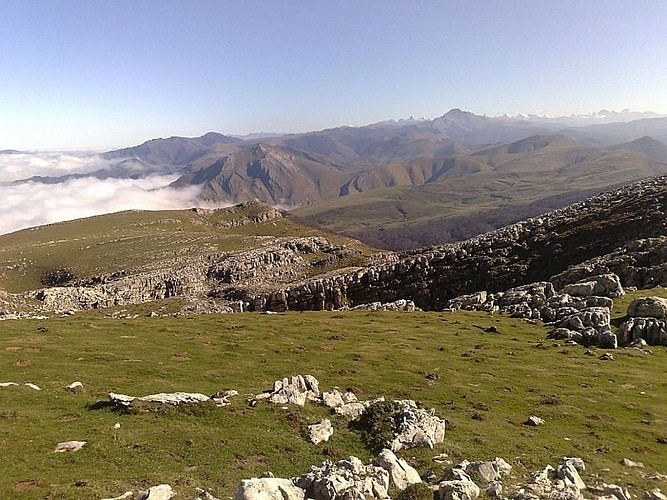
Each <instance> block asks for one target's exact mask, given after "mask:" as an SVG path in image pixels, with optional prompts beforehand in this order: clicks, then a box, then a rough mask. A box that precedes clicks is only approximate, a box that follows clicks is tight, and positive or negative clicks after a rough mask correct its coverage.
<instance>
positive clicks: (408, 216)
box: [293, 148, 667, 247]
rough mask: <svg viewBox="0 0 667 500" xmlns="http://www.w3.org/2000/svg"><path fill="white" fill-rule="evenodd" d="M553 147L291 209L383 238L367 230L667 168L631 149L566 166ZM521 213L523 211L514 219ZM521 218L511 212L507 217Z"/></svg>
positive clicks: (601, 186)
mask: <svg viewBox="0 0 667 500" xmlns="http://www.w3.org/2000/svg"><path fill="white" fill-rule="evenodd" d="M556 152H557V153H558V150H556ZM553 154H555V153H553ZM551 155H552V152H551V150H550V149H549V148H545V150H540V151H537V152H535V153H532V154H530V155H528V156H523V155H502V156H495V157H494V156H491V157H487V158H483V159H484V160H485V161H487V162H490V163H491V164H492V165H493V167H492V168H488V169H486V170H482V171H480V172H476V173H472V174H468V175H465V176H462V177H452V176H446V177H444V178H440V179H438V180H437V181H435V182H430V183H427V184H423V185H419V186H402V187H394V188H386V189H375V190H372V191H368V192H363V193H356V194H352V195H349V196H345V197H340V198H336V199H333V200H327V201H324V202H320V203H317V204H314V205H311V206H307V207H302V208H299V209H296V210H294V211H293V213H294V214H295V215H296V216H298V217H300V218H303V219H304V220H305V221H307V222H308V223H311V224H314V225H317V226H320V227H323V228H326V229H328V230H331V231H334V232H337V233H341V234H346V235H348V236H351V237H354V238H359V239H361V240H362V241H368V242H370V244H377V241H376V238H374V237H370V238H369V237H367V235H368V234H371V235H372V233H374V232H377V230H378V228H382V229H383V230H389V231H398V232H400V231H401V230H402V229H403V228H405V227H414V228H419V230H418V231H417V233H418V232H420V231H421V232H424V233H425V234H428V232H429V226H431V225H433V224H434V223H436V222H442V221H446V220H453V219H461V221H460V223H459V224H460V225H463V226H465V218H466V217H474V218H475V219H479V218H480V216H482V214H484V213H489V214H490V215H491V214H492V212H493V211H495V210H498V209H506V210H508V211H512V210H514V209H515V208H518V207H526V206H528V205H530V204H535V203H536V202H539V201H540V200H544V199H547V198H550V197H552V196H554V195H560V194H569V195H574V196H575V197H576V193H577V192H579V193H582V194H581V196H580V197H579V199H583V198H585V197H587V196H590V193H591V192H593V191H598V192H599V191H604V190H607V189H610V188H611V187H615V186H617V185H622V184H626V183H628V182H631V181H632V180H637V179H641V178H644V177H648V176H652V175H660V174H662V173H664V172H665V169H666V168H667V165H665V164H660V163H657V162H648V161H646V158H644V157H641V156H638V155H637V154H635V153H633V152H625V151H623V152H617V154H615V155H607V154H602V153H600V154H596V155H591V154H589V155H588V156H587V157H586V160H585V161H584V162H582V163H578V162H577V157H576V154H574V153H572V158H570V159H568V160H567V162H565V163H566V164H567V165H566V166H563V162H564V161H565V160H564V159H563V158H562V157H561V156H562V155H556V156H557V158H556V159H554V158H552V157H551ZM480 159H482V157H480ZM568 199H570V198H568ZM491 217H492V215H491ZM523 217H524V215H523V213H522V214H520V215H518V218H517V219H516V220H518V219H521V218H523ZM516 220H515V221H516ZM515 221H507V220H505V221H503V225H505V224H508V223H510V222H515ZM470 236H472V235H470ZM426 239H428V238H426ZM426 239H425V240H426ZM440 242H441V243H442V242H444V241H440ZM427 244H430V243H426V242H417V243H416V245H415V246H417V247H418V246H425V245H427Z"/></svg>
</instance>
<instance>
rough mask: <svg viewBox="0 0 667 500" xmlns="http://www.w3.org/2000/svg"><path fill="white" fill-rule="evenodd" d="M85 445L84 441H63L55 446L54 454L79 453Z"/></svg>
mask: <svg viewBox="0 0 667 500" xmlns="http://www.w3.org/2000/svg"><path fill="white" fill-rule="evenodd" d="M85 445H86V441H64V442H62V443H58V444H57V445H56V449H55V450H53V452H54V453H64V452H66V451H79V450H80V449H82V448H83V447H84V446H85Z"/></svg>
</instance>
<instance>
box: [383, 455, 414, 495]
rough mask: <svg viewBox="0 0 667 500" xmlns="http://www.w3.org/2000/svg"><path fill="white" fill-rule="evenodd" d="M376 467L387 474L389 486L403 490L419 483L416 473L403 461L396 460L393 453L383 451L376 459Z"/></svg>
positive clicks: (400, 459)
mask: <svg viewBox="0 0 667 500" xmlns="http://www.w3.org/2000/svg"><path fill="white" fill-rule="evenodd" d="M377 462H378V465H379V466H380V467H382V468H383V469H385V470H386V471H387V472H389V484H390V485H392V486H395V487H396V488H398V489H399V490H404V489H405V488H407V487H408V485H410V484H416V483H420V482H421V477H420V476H419V472H417V471H416V470H415V469H414V468H413V467H412V466H411V465H410V464H408V463H407V462H406V461H405V460H404V459H402V458H398V457H397V456H396V455H395V454H394V452H393V451H391V450H388V449H384V450H382V451H381V452H380V454H379V455H378V458H377Z"/></svg>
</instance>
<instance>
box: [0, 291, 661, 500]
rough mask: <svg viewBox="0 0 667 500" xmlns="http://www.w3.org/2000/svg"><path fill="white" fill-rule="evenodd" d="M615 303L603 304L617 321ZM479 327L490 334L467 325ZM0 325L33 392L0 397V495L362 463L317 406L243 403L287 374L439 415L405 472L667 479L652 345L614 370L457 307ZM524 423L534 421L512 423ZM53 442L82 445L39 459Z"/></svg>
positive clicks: (578, 351) (186, 493) (114, 488)
mask: <svg viewBox="0 0 667 500" xmlns="http://www.w3.org/2000/svg"><path fill="white" fill-rule="evenodd" d="M655 293H657V294H663V295H664V294H665V291H664V290H659V291H656V292H655ZM631 295H636V293H635V294H631ZM630 298H631V297H630V296H629V297H627V298H626V299H624V301H618V306H617V307H616V308H615V311H616V312H615V314H616V316H619V315H622V314H623V313H624V310H625V309H624V307H625V306H624V305H623V304H626V303H627V302H628V301H629V300H630ZM139 310H140V309H137V311H139ZM130 312H132V310H130ZM491 325H493V326H495V327H496V328H497V329H498V330H499V332H500V334H495V333H485V332H484V331H483V328H485V327H488V326H491ZM0 327H1V328H2V336H0V373H1V374H2V375H1V377H0V378H1V380H0V382H8V381H14V382H18V383H25V382H32V383H35V384H37V385H39V386H40V387H41V388H42V391H34V390H32V389H29V388H27V387H24V386H20V387H7V388H0V447H1V449H2V450H3V452H2V454H1V455H0V469H1V470H2V471H3V474H2V477H0V497H1V498H45V497H48V498H97V497H103V496H116V495H119V494H121V493H123V492H124V491H126V490H134V491H137V490H138V489H140V488H146V487H148V486H151V485H154V484H158V483H162V482H167V483H169V484H171V485H172V487H174V489H175V490H176V491H177V492H178V493H179V496H182V497H183V498H189V497H191V496H192V494H193V492H194V488H195V487H202V488H210V489H211V491H212V492H213V493H214V494H215V495H216V496H219V497H228V496H230V495H232V494H233V490H234V488H235V486H236V484H237V483H238V481H240V480H241V479H243V478H249V477H252V476H256V475H260V474H262V473H264V472H266V471H272V472H273V473H274V474H275V475H276V476H283V477H287V476H291V475H296V474H300V473H303V472H305V471H306V470H307V469H308V467H309V466H310V465H311V464H317V463H319V462H321V461H322V460H324V459H332V460H337V459H340V458H344V457H346V456H348V455H350V454H354V455H357V456H359V457H360V458H362V460H365V461H366V460H369V459H370V458H371V457H372V453H371V451H370V450H368V449H367V448H366V447H365V446H364V443H363V441H362V438H361V436H360V434H359V433H358V432H356V431H354V430H353V429H351V428H350V427H349V426H348V424H347V422H346V421H345V420H343V419H340V418H337V417H336V416H330V415H329V412H328V411H327V410H326V409H325V408H324V407H320V406H317V405H314V404H312V403H307V404H306V406H305V407H304V408H298V407H289V408H288V409H283V408H282V407H281V406H280V405H270V404H268V403H265V402H260V403H258V404H257V406H255V407H254V408H251V407H249V406H248V404H247V402H246V398H247V397H248V395H250V394H256V393H258V392H261V391H263V390H266V389H269V388H271V387H272V384H273V381H274V380H276V379H278V378H282V377H284V376H288V375H291V374H295V373H301V374H308V373H309V374H312V375H314V376H315V377H317V378H318V379H319V380H320V385H321V388H322V389H324V390H329V389H331V388H332V387H334V386H338V387H340V388H341V389H348V388H350V389H352V390H354V391H355V393H356V394H357V395H358V396H359V397H360V398H361V399H367V398H371V397H376V396H380V395H384V396H386V397H387V398H411V399H416V400H420V401H422V402H423V403H424V404H425V405H427V406H429V407H434V408H435V409H436V410H437V412H438V414H439V415H440V416H441V417H443V418H446V419H447V420H448V421H449V422H450V426H451V429H450V430H449V431H448V433H447V436H446V438H445V443H443V444H442V445H439V446H437V447H436V449H435V450H406V451H405V452H403V453H402V455H403V456H404V457H406V458H407V459H408V460H409V461H410V462H411V463H412V464H413V465H414V466H416V467H417V468H418V469H419V470H420V471H421V472H424V471H425V470H426V469H434V470H436V471H438V470H439V468H440V467H441V466H438V465H437V464H435V463H434V462H432V461H431V457H433V456H434V455H436V454H439V453H442V452H446V453H448V454H449V455H450V457H452V459H453V460H454V461H457V460H460V459H469V460H477V459H491V458H493V457H495V456H501V457H503V458H505V459H506V460H508V461H509V462H510V463H511V464H512V465H513V466H514V472H513V477H512V481H513V482H518V481H519V480H520V479H521V478H522V477H524V476H525V475H527V474H529V473H531V472H533V471H535V470H537V469H538V468H541V467H543V466H544V465H546V464H547V463H551V464H553V465H556V464H557V463H558V462H559V460H560V457H562V456H565V455H567V456H580V457H582V458H584V460H585V461H586V463H587V470H586V472H585V474H584V480H585V481H586V482H588V483H590V484H594V483H595V481H596V480H595V475H599V477H600V478H601V480H604V481H605V482H608V483H617V484H623V485H627V486H629V488H630V490H631V492H632V493H633V494H637V495H640V494H641V490H642V488H648V487H651V488H654V487H657V486H660V484H658V483H657V482H655V481H652V480H649V479H646V478H644V477H643V475H642V471H641V470H637V469H628V468H626V467H623V466H622V465H620V463H619V462H620V461H621V460H622V459H623V458H629V459H632V460H635V461H640V462H643V463H644V464H645V466H646V467H645V469H644V470H643V471H644V472H648V473H652V472H660V473H663V474H665V473H667V465H666V464H667V444H664V440H665V439H667V398H666V397H665V396H666V395H667V380H666V379H665V378H664V367H665V365H666V364H667V349H665V348H662V347H654V348H652V351H653V354H651V355H648V354H643V353H641V352H640V351H637V350H632V349H628V350H618V351H616V352H614V357H615V361H611V362H609V361H600V360H598V359H597V355H595V356H590V355H587V354H586V351H587V349H586V348H583V347H580V346H565V345H558V344H556V343H553V342H551V341H546V340H545V335H546V332H547V331H548V330H547V329H546V328H544V327H541V326H539V325H530V324H528V323H526V322H523V321H519V320H513V319H510V318H506V317H500V316H495V317H494V316H488V315H486V314H481V313H468V312H457V313H415V314H405V313H392V312H363V311H358V312H350V313H341V312H304V313H289V314H279V315H259V314H239V315H206V316H193V317H174V318H160V317H158V318H138V319H134V320H124V319H111V318H108V317H105V316H104V314H103V313H101V312H95V313H92V312H91V313H85V314H78V315H76V316H73V317H69V318H53V319H49V320H34V321H5V322H3V323H0ZM601 353H602V351H600V350H598V351H597V352H596V354H598V355H599V354H601ZM427 376H429V377H427ZM75 380H80V381H81V382H83V384H84V390H83V392H82V393H80V394H71V393H70V392H68V391H66V390H65V389H64V387H65V385H67V384H69V383H71V382H72V381H75ZM225 388H233V389H236V390H238V391H239V393H240V395H239V396H237V397H236V398H233V404H232V405H231V406H229V407H225V408H215V407H211V406H209V405H204V406H202V407H191V408H188V409H184V410H179V409H173V408H167V409H164V410H161V411H152V412H149V411H147V412H138V413H137V414H128V413H119V412H116V411H113V410H111V409H109V408H105V407H101V408H95V407H94V406H93V405H94V403H95V402H96V401H99V400H106V399H107V394H108V392H109V391H114V392H121V393H126V394H131V395H137V396H141V395H146V394H151V393H155V392H170V391H191V392H203V393H206V394H213V393H214V392H216V391H218V390H221V389H225ZM529 415H537V416H539V417H541V418H543V419H545V420H546V423H545V424H544V425H543V426H540V427H537V428H529V427H526V426H524V425H522V422H523V421H524V420H525V419H526V418H527V417H528V416H529ZM323 417H330V418H332V419H333V422H334V426H335V428H336V432H335V434H334V436H333V437H332V438H331V440H330V441H329V442H328V443H322V444H319V445H312V444H310V443H309V442H308V441H307V439H306V437H305V429H306V426H307V425H308V424H310V423H314V422H315V421H318V420H319V419H321V418H323ZM116 422H118V423H120V424H121V427H120V429H118V430H115V429H114V424H115V423H116ZM67 440H85V441H87V442H88V444H87V446H86V447H85V448H84V449H83V450H82V451H79V452H76V453H63V454H59V453H53V450H54V448H55V445H56V444H57V443H58V442H60V441H67ZM661 440H662V441H661ZM607 469H608V470H607Z"/></svg>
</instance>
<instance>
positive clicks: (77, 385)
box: [65, 381, 83, 392]
mask: <svg viewBox="0 0 667 500" xmlns="http://www.w3.org/2000/svg"><path fill="white" fill-rule="evenodd" d="M65 389H67V390H68V391H71V392H80V391H81V390H82V389H83V384H82V383H81V382H78V381H77V382H72V383H71V384H69V385H68V386H65Z"/></svg>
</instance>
